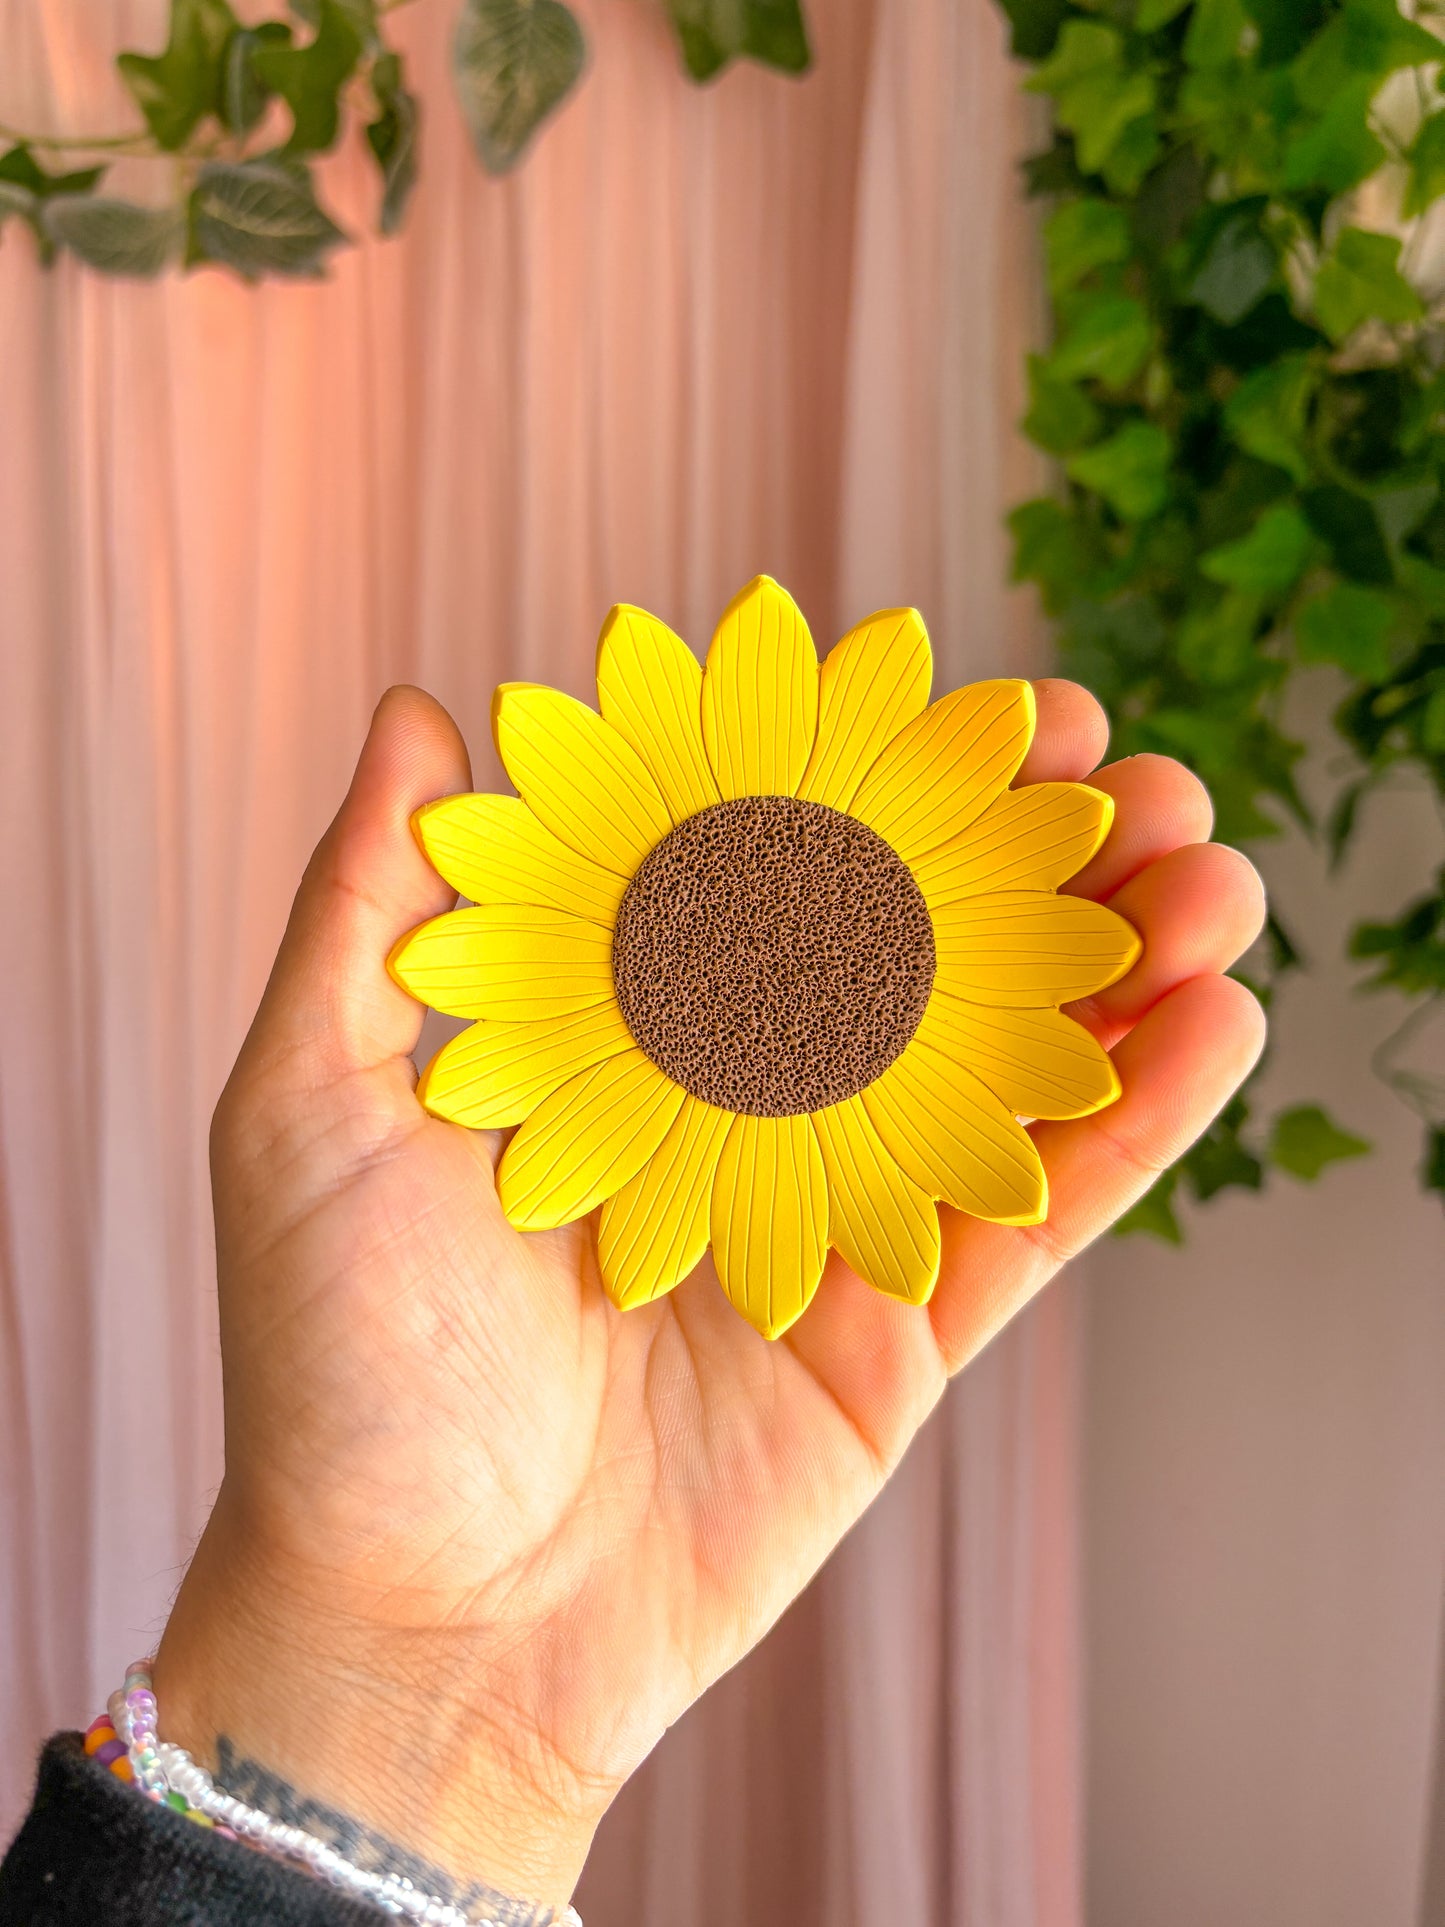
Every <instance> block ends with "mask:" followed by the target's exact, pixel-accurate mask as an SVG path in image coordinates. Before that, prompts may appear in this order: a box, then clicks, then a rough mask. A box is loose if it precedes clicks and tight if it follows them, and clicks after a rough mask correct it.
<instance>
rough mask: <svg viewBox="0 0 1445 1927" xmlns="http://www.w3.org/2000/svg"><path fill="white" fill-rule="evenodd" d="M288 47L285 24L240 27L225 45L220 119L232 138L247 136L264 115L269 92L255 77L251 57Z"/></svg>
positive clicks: (278, 21) (288, 29) (275, 23)
mask: <svg viewBox="0 0 1445 1927" xmlns="http://www.w3.org/2000/svg"><path fill="white" fill-rule="evenodd" d="M290 44H291V29H290V28H289V27H288V26H287V25H286V22H285V21H284V20H263V21H262V22H261V24H260V25H259V26H258V27H243V28H242V29H241V30H240V31H239V32H237V33H233V34H232V35H231V38H230V40H229V41H228V42H227V43H226V52H225V58H224V60H223V63H222V73H221V119H222V121H224V123H225V125H226V126H227V127H228V128H229V129H230V131H231V132H232V133H233V134H249V133H250V131H251V129H252V128H253V127H255V126H256V125H257V123H258V122H259V121H260V119H261V116H262V115H263V114H264V113H265V111H266V103H267V101H268V100H269V99H270V98H271V89H270V88H269V87H267V86H266V85H264V83H263V82H262V81H261V80H260V79H259V78H258V77H257V74H256V69H255V64H254V59H253V56H254V55H255V54H256V53H258V52H260V51H261V50H262V49H264V48H266V47H286V46H289V45H290Z"/></svg>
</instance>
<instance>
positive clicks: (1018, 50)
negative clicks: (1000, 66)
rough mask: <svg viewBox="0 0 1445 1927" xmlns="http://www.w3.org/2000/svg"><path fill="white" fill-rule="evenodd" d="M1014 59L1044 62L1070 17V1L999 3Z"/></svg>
mask: <svg viewBox="0 0 1445 1927" xmlns="http://www.w3.org/2000/svg"><path fill="white" fill-rule="evenodd" d="M1002 5H1003V10H1004V13H1005V15H1006V16H1007V19H1008V23H1009V52H1010V53H1011V54H1012V55H1013V57H1014V59H1015V60H1047V59H1048V57H1049V55H1050V54H1051V53H1052V52H1053V51H1054V47H1055V44H1056V43H1057V41H1058V38H1059V29H1060V28H1061V27H1062V26H1063V24H1064V22H1065V20H1066V19H1067V18H1068V15H1069V0H1002Z"/></svg>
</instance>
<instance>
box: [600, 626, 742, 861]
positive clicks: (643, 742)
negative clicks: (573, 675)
mask: <svg viewBox="0 0 1445 1927" xmlns="http://www.w3.org/2000/svg"><path fill="white" fill-rule="evenodd" d="M597 702H598V707H599V708H600V709H601V711H602V714H603V717H604V718H605V719H606V721H608V722H609V723H611V724H612V726H613V728H614V729H617V730H618V731H620V732H621V734H622V735H623V736H625V737H626V738H627V740H628V742H629V743H631V745H632V747H633V748H634V749H635V750H636V751H637V753H638V755H639V756H640V757H641V758H642V760H643V762H644V763H645V764H646V765H647V768H648V770H649V772H650V774H651V776H652V778H653V781H654V782H655V783H656V784H657V787H658V788H659V789H660V790H661V791H662V795H663V800H664V801H665V802H666V804H667V807H668V809H669V810H670V811H671V812H672V818H673V821H674V822H675V823H681V822H682V820H683V818H684V817H687V816H693V815H695V814H696V813H697V811H698V810H705V809H706V808H707V807H708V805H709V804H710V803H717V802H720V801H721V796H720V794H719V791H718V786H717V778H716V777H715V776H714V775H713V773H712V765H711V764H710V763H709V762H708V760H707V748H706V746H705V745H704V743H703V740H702V665H701V663H700V662H699V661H698V659H697V657H696V656H695V655H694V654H693V653H692V651H691V650H690V649H689V648H688V646H687V644H686V643H685V642H684V641H683V639H682V637H681V636H678V635H674V634H673V632H672V630H671V629H669V628H668V626H667V624H666V623H665V622H659V621H658V619H657V617H656V616H650V615H649V614H648V613H647V611H646V610H645V609H634V608H632V607H631V606H630V604H628V603H625V602H619V603H618V605H617V607H616V608H615V609H613V610H612V611H611V612H610V614H609V615H608V617H607V620H606V622H605V623H603V625H602V639H601V641H600V642H599V643H598V645H597Z"/></svg>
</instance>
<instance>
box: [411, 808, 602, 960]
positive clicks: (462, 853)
mask: <svg viewBox="0 0 1445 1927" xmlns="http://www.w3.org/2000/svg"><path fill="white" fill-rule="evenodd" d="M411 821H412V828H413V830H414V831H415V832H416V837H417V841H418V842H419V843H420V844H421V846H422V848H423V849H424V850H425V851H426V854H427V858H428V860H429V861H430V863H431V864H432V867H433V868H434V869H436V870H438V871H439V872H440V873H441V875H442V876H443V877H445V878H446V880H447V882H448V883H449V884H450V885H451V886H452V888H453V889H454V890H456V891H458V892H459V893H460V894H461V895H462V896H464V897H469V898H470V899H471V901H472V902H473V903H535V904H540V905H542V906H543V907H545V908H548V909H552V910H564V911H567V912H569V913H570V914H572V915H573V916H578V917H588V918H590V919H591V920H592V921H593V922H595V923H601V924H605V925H606V926H607V928H608V929H609V930H610V929H611V928H612V925H613V923H614V922H615V921H616V918H617V906H618V905H619V904H620V903H621V901H622V893H623V891H624V890H626V888H627V880H626V878H625V877H620V876H618V875H617V874H616V872H615V871H612V870H604V869H601V868H599V866H598V865H597V864H595V863H589V862H588V860H587V858H586V857H582V856H578V854H577V852H576V851H575V850H571V849H569V848H568V847H567V845H566V844H565V843H564V842H563V841H562V839H561V838H560V837H556V836H553V834H552V832H551V831H550V830H549V829H548V828H547V827H546V826H545V824H542V823H540V822H539V821H538V820H537V818H536V817H535V816H534V815H533V814H532V812H531V810H529V809H528V807H527V805H526V804H525V803H524V802H522V800H521V799H520V797H516V796H444V797H443V798H442V799H441V801H440V802H439V803H427V804H424V805H423V806H422V808H421V809H419V810H417V811H416V812H415V814H414V815H413V817H412V819H411Z"/></svg>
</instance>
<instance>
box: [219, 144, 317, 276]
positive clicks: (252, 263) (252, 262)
mask: <svg viewBox="0 0 1445 1927" xmlns="http://www.w3.org/2000/svg"><path fill="white" fill-rule="evenodd" d="M345 239H346V236H345V234H343V232H342V231H341V229H340V228H339V227H337V225H336V223H335V222H334V221H333V220H332V219H331V217H330V215H328V214H327V213H326V212H325V210H324V209H323V208H322V207H321V206H320V204H319V203H318V201H317V199H316V194H315V190H314V188H313V186H312V183H311V176H310V174H309V173H308V171H307V170H306V168H304V167H303V166H300V165H298V164H292V165H287V164H285V163H283V162H281V161H276V160H252V161H209V162H207V164H206V165H205V166H204V167H203V168H202V169H201V171H200V174H199V176H198V177H197V180H196V187H195V191H194V193H193V194H192V196H191V259H192V260H197V261H215V262H219V263H220V264H221V265H222V266H224V267H228V268H234V269H235V271H236V273H237V274H239V275H241V276H242V277H243V278H244V279H245V280H247V281H257V280H260V278H261V277H262V276H263V275H267V274H275V275H282V276H287V277H293V278H301V279H307V280H314V279H315V278H316V277H317V276H319V275H320V274H321V273H322V271H323V268H324V264H325V259H326V256H327V254H328V253H329V252H330V251H331V249H332V248H335V247H339V246H340V245H341V243H342V242H343V241H345Z"/></svg>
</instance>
